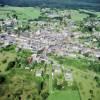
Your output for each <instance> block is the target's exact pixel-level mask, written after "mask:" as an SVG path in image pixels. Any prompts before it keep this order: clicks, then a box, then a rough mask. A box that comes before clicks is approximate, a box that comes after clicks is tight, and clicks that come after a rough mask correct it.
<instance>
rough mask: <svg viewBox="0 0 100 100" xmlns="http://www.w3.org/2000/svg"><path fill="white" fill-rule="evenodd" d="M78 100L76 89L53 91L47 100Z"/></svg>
mask: <svg viewBox="0 0 100 100" xmlns="http://www.w3.org/2000/svg"><path fill="white" fill-rule="evenodd" d="M66 98H67V99H68V100H73V98H74V100H80V96H79V93H78V91H76V90H71V89H68V90H65V91H54V93H52V94H51V95H50V96H49V97H48V100H66Z"/></svg>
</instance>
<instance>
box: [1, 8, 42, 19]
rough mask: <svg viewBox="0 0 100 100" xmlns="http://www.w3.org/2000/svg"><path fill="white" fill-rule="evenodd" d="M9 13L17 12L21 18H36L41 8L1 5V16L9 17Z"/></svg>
mask: <svg viewBox="0 0 100 100" xmlns="http://www.w3.org/2000/svg"><path fill="white" fill-rule="evenodd" d="M7 14H9V15H12V14H16V15H17V16H18V18H19V19H20V20H28V19H35V18H38V16H40V9H39V8H33V7H10V6H5V7H0V18H3V19H5V18H7Z"/></svg>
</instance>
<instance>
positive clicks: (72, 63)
mask: <svg viewBox="0 0 100 100" xmlns="http://www.w3.org/2000/svg"><path fill="white" fill-rule="evenodd" d="M54 59H55V61H57V62H58V63H60V64H62V65H63V66H64V67H65V68H71V69H72V70H73V76H74V79H75V82H76V83H77V86H78V89H79V93H80V97H81V100H88V99H90V100H91V99H93V100H99V98H100V95H99V94H100V87H99V86H98V82H97V81H96V80H95V77H98V78H100V74H99V73H96V72H94V71H91V70H88V69H87V68H88V64H89V63H88V60H87V62H86V61H85V60H83V59H80V60H78V59H74V58H70V57H69V58H68V57H66V58H62V60H61V59H60V60H59V57H58V58H57V57H55V58H54ZM64 100H65V99H64Z"/></svg>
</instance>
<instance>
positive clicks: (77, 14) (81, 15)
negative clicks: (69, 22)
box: [70, 10, 100, 21]
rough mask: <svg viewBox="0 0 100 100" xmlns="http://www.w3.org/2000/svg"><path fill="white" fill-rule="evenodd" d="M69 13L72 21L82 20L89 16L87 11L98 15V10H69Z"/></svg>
mask: <svg viewBox="0 0 100 100" xmlns="http://www.w3.org/2000/svg"><path fill="white" fill-rule="evenodd" d="M80 11H82V12H83V13H81V12H80ZM85 12H87V13H85ZM70 13H71V18H72V19H73V20H74V21H82V20H83V19H84V18H87V17H88V16H89V13H90V14H94V15H96V16H97V17H100V12H94V11H88V10H70Z"/></svg>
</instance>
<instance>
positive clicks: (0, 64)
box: [0, 51, 16, 71]
mask: <svg viewBox="0 0 100 100" xmlns="http://www.w3.org/2000/svg"><path fill="white" fill-rule="evenodd" d="M15 57H16V54H15V53H14V52H5V51H3V52H0V70H1V71H4V70H5V69H6V67H7V65H8V63H9V62H10V61H12V60H14V59H15ZM5 60H6V61H5Z"/></svg>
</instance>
